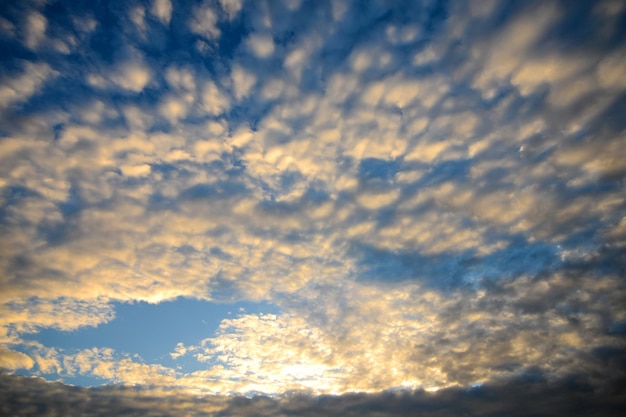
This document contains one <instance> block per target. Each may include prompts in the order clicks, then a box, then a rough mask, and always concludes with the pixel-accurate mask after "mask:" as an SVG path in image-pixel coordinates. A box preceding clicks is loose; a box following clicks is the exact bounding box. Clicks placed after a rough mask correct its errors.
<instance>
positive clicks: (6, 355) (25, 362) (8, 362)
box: [0, 347, 35, 370]
mask: <svg viewBox="0 0 626 417" xmlns="http://www.w3.org/2000/svg"><path fill="white" fill-rule="evenodd" d="M34 365H35V362H34V361H33V360H32V359H31V358H30V357H29V356H27V355H25V354H23V353H21V352H16V351H13V350H9V349H5V348H3V347H0V368H3V369H8V370H16V369H31V368H32V367H33V366H34Z"/></svg>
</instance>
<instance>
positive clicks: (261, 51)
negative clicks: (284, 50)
mask: <svg viewBox="0 0 626 417" xmlns="http://www.w3.org/2000/svg"><path fill="white" fill-rule="evenodd" d="M246 43H247V45H248V48H250V50H252V53H254V55H256V56H257V57H259V58H267V57H269V56H271V55H272V54H273V53H274V40H273V39H272V37H271V36H270V35H264V34H253V35H251V36H250V37H249V38H248V39H247V41H246Z"/></svg>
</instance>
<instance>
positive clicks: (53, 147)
mask: <svg viewBox="0 0 626 417" xmlns="http://www.w3.org/2000/svg"><path fill="white" fill-rule="evenodd" d="M154 5H155V7H156V5H157V3H154ZM474 6H476V5H472V6H471V7H470V9H471V10H470V11H471V12H472V13H467V16H465V15H463V16H451V17H450V19H449V20H446V21H445V22H442V23H441V25H443V26H442V28H441V32H442V33H444V34H445V35H442V39H437V40H436V42H434V43H433V44H430V45H428V46H425V48H424V49H422V50H420V52H419V53H418V55H416V56H415V57H413V56H409V57H408V61H409V64H408V65H405V64H406V62H405V63H404V64H402V62H403V61H401V60H400V56H403V59H405V60H406V59H407V57H406V56H404V52H402V51H401V52H402V53H398V51H397V50H396V49H397V48H398V47H396V46H394V44H396V43H397V44H405V43H409V42H414V41H415V40H416V39H417V38H418V37H419V36H420V35H419V31H416V30H414V29H415V28H413V27H406V26H402V25H394V26H390V27H389V29H388V30H387V28H386V27H385V28H380V27H379V26H380V25H378V26H376V25H372V26H373V29H372V30H374V32H375V34H376V36H371V37H367V40H366V41H362V42H359V41H356V40H355V44H354V45H352V44H350V48H349V49H350V50H349V51H348V50H347V47H346V46H345V45H343V46H342V44H341V42H340V40H341V37H343V36H344V35H346V34H347V33H352V32H350V31H351V30H353V31H354V33H361V31H363V30H365V29H361V27H362V26H363V27H368V25H369V24H370V23H371V22H369V21H367V19H366V18H365V17H363V16H362V18H363V19H364V21H363V22H360V23H358V24H356V23H354V27H348V26H349V25H348V23H349V20H350V19H347V18H346V16H349V14H348V13H349V12H350V11H349V9H348V6H345V7H346V10H344V11H342V10H341V7H342V5H335V4H334V3H333V6H332V11H333V13H334V14H335V17H334V19H337V20H341V21H342V22H343V21H344V20H345V21H346V24H345V25H344V26H346V27H342V28H337V27H335V26H333V25H334V22H332V21H326V20H329V17H330V16H329V13H330V12H331V11H330V10H328V11H327V12H328V13H325V14H323V16H324V17H323V19H322V20H323V21H313V22H311V27H314V28H315V30H314V31H313V32H315V33H313V34H310V35H309V34H308V33H297V34H296V35H297V36H294V41H293V44H287V46H285V47H286V48H288V52H287V54H286V58H285V60H284V68H273V69H272V72H271V73H270V72H268V71H267V70H266V68H265V67H264V66H263V65H264V64H267V63H269V62H270V61H271V60H267V61H264V60H257V61H255V62H256V63H258V64H259V66H258V67H252V66H245V65H244V63H246V62H248V61H246V59H245V56H243V55H240V54H243V53H244V52H245V51H244V50H243V49H245V48H243V49H238V50H237V52H236V57H235V58H234V60H232V61H227V62H226V61H224V62H221V61H220V62H216V65H215V68H216V73H217V74H218V75H217V76H216V77H215V78H209V77H207V76H206V75H203V74H202V70H200V69H198V68H195V67H192V66H191V65H190V64H186V63H179V64H176V66H171V65H169V64H164V65H163V66H162V67H159V66H158V65H157V66H154V67H151V66H149V65H148V63H147V61H148V60H147V57H144V56H142V55H141V54H140V53H139V52H133V51H131V52H130V53H127V54H126V55H124V56H123V57H122V58H120V60H119V61H118V62H117V63H116V64H114V65H113V66H112V67H111V68H105V69H104V70H103V71H102V72H101V73H98V72H94V73H92V74H89V75H87V76H86V78H87V79H88V81H89V82H90V83H91V85H92V86H94V87H96V88H97V89H99V90H100V89H101V90H105V89H108V88H113V90H114V92H117V93H119V89H122V90H126V91H129V92H136V93H138V92H141V91H144V90H145V89H146V88H147V87H148V86H150V87H155V88H154V90H156V87H159V83H160V82H164V83H167V87H166V88H167V89H168V91H167V92H166V93H163V94H161V95H158V96H157V95H156V93H157V92H155V91H154V90H153V89H151V90H150V91H149V92H150V93H153V92H154V93H155V95H152V94H145V95H124V96H123V97H122V98H121V99H119V100H117V101H114V102H111V101H109V100H111V99H110V98H109V97H108V96H107V95H104V96H102V97H101V98H100V99H93V98H92V97H89V98H88V99H84V100H83V101H79V104H73V105H75V106H81V109H80V111H73V112H72V114H71V115H68V114H64V113H63V112H61V111H59V110H57V109H54V111H52V110H50V109H49V108H46V109H44V110H43V111H39V110H38V109H37V106H32V107H33V108H34V109H33V110H30V111H32V113H29V114H23V115H20V116H21V117H20V118H19V120H17V119H16V121H15V123H8V124H7V126H8V127H7V130H8V132H7V133H6V135H5V137H4V138H3V139H2V141H0V162H1V163H0V179H1V183H0V184H1V185H2V186H3V187H5V188H3V190H6V191H7V192H4V191H3V193H0V194H1V195H0V198H1V199H2V204H3V218H2V221H3V223H2V225H1V226H2V231H3V233H2V234H3V237H4V238H3V239H2V242H1V243H0V245H1V250H0V254H1V255H0V271H2V274H0V276H2V278H1V279H0V289H1V290H2V291H0V294H1V295H0V301H1V302H2V307H1V308H2V309H1V310H0V313H2V314H0V317H2V319H0V340H1V342H2V343H3V344H4V345H6V346H9V345H13V344H19V343H20V342H23V340H22V337H23V335H24V334H25V333H28V332H34V331H36V330H37V329H39V328H44V327H52V328H57V329H60V330H72V329H77V328H80V327H82V326H95V325H98V324H100V323H103V322H106V321H108V320H110V319H111V318H112V317H113V311H112V305H111V303H112V302H115V301H118V302H127V301H128V302H130V301H137V300H144V301H149V302H154V303H158V302H162V301H165V300H171V299H173V298H176V297H178V296H184V297H194V298H199V299H205V300H211V299H219V300H265V301H270V302H272V303H275V304H277V305H278V306H279V307H280V308H281V311H282V312H281V313H280V314H277V315H275V316H274V315H250V314H249V315H243V316H240V317H238V318H235V319H233V320H228V321H224V322H223V324H222V328H221V331H220V332H219V333H218V334H217V335H214V336H213V337H209V338H207V339H206V340H205V341H204V343H202V344H198V345H187V344H185V345H182V344H181V345H178V346H177V347H175V348H174V352H173V353H172V354H171V357H172V358H173V359H180V358H182V356H183V355H184V360H188V359H192V358H193V357H197V358H199V359H200V360H201V361H202V362H201V363H202V364H203V366H204V367H205V368H204V369H203V370H200V371H197V372H193V373H189V374H183V373H182V371H174V370H173V369H170V368H167V367H164V366H162V365H158V364H152V365H149V364H143V363H140V362H139V360H138V359H136V358H132V357H130V356H124V355H120V354H117V353H115V352H113V351H110V350H106V349H95V350H94V349H89V350H85V351H81V352H76V353H67V352H60V351H59V352H57V351H54V350H51V349H49V348H46V347H41V346H40V347H37V348H35V347H33V348H32V349H33V352H34V353H33V354H32V355H31V356H32V358H31V360H34V361H35V362H37V364H38V366H39V367H40V368H41V369H42V370H43V369H48V370H51V371H52V370H57V369H60V372H61V373H64V374H65V375H78V374H86V375H93V376H99V377H102V378H106V379H110V380H112V381H116V382H121V383H125V384H133V383H155V384H162V385H163V386H166V387H181V388H185V389H191V390H195V391H194V392H203V391H204V392H214V393H226V392H238V393H241V392H248V391H254V390H257V391H263V392H282V391H284V390H290V389H302V388H304V389H310V390H313V391H316V392H331V393H332V392H344V391H351V390H365V391H373V390H383V389H388V388H391V387H420V386H421V387H424V388H433V389H434V388H438V387H445V386H449V385H454V384H470V383H472V382H474V381H476V380H489V378H492V377H493V378H496V377H498V378H499V377H506V376H511V375H516V374H519V373H521V372H523V367H524V366H538V367H541V368H542V369H544V370H546V372H552V373H553V374H555V375H565V374H567V373H568V372H570V371H575V370H576V369H578V368H577V367H578V366H579V365H580V364H581V363H580V357H581V356H580V355H579V354H581V352H583V353H584V352H588V351H589V350H590V349H593V348H594V347H595V346H600V345H603V344H606V345H609V346H610V345H611V344H612V343H614V342H612V341H611V340H612V339H611V338H612V337H613V336H609V335H607V332H606V329H603V327H602V326H606V323H604V324H603V323H600V322H608V321H610V320H623V317H624V313H623V309H621V308H617V307H615V306H617V305H619V302H620V301H621V300H622V299H623V293H624V289H623V285H622V284H621V281H619V279H618V276H617V274H615V275H611V274H609V273H607V274H604V272H602V273H600V272H598V269H597V268H596V269H593V268H595V267H594V266H593V265H587V264H585V267H588V268H591V269H592V273H589V274H587V273H586V271H583V272H584V273H581V274H582V275H581V276H578V275H576V274H573V273H571V274H570V270H568V269H567V268H563V270H561V271H559V268H562V267H563V263H562V262H574V261H573V260H576V262H579V263H584V262H583V261H585V260H589V259H596V260H595V261H594V262H596V263H597V264H602V263H603V262H602V259H603V258H602V256H603V255H602V251H601V250H600V249H601V248H602V250H610V249H611V248H613V246H611V245H621V240H619V239H621V237H622V235H623V234H624V233H623V229H624V227H623V223H624V221H623V213H622V211H623V210H622V208H623V201H624V191H623V189H622V188H620V187H619V185H618V183H619V180H620V179H621V178H622V177H623V175H624V174H623V173H624V172H625V169H626V167H625V165H624V163H623V161H624V160H626V155H624V152H623V151H622V148H623V146H621V144H622V143H623V142H624V137H623V134H621V133H615V131H614V127H613V125H611V123H606V124H604V123H597V124H598V125H603V126H602V129H595V127H594V126H596V125H595V124H594V123H595V122H594V120H599V119H597V118H598V117H599V116H600V115H602V114H603V113H602V112H604V111H607V110H610V109H611V104H612V103H613V100H614V99H615V97H617V95H618V94H619V93H618V90H619V89H620V88H621V87H622V83H621V82H620V78H619V76H618V75H616V74H618V72H617V68H619V67H620V66H619V65H618V64H620V63H621V62H622V61H623V59H622V58H623V57H622V56H621V52H619V51H618V50H616V51H614V52H613V53H612V55H609V56H605V57H600V56H599V55H595V53H590V57H589V59H586V57H585V56H583V55H584V54H582V55H580V56H578V55H576V54H571V55H568V54H564V53H556V52H553V51H551V50H550V48H551V46H550V45H544V48H543V49H542V50H541V52H539V51H538V50H536V48H535V43H536V42H537V40H538V39H539V36H541V34H542V33H545V31H546V30H548V29H549V28H550V27H551V26H550V25H552V24H553V23H554V22H555V21H556V19H558V16H560V13H562V12H564V11H561V10H558V9H555V8H552V7H550V5H548V6H546V7H547V8H546V9H542V8H540V10H539V11H537V12H536V11H532V10H530V9H529V10H527V11H525V12H524V13H528V14H523V15H522V16H521V17H519V18H517V19H513V21H512V22H508V23H507V22H502V23H501V24H498V25H497V28H498V29H497V30H498V33H497V34H496V35H493V34H491V33H488V35H489V36H487V34H483V32H482V31H481V30H482V28H483V26H489V25H484V22H485V21H487V20H488V19H489V15H490V13H491V12H492V10H493V9H492V8H490V7H485V9H484V10H483V9H482V8H481V7H474ZM222 7H223V8H224V11H225V12H226V13H227V15H228V16H229V17H230V18H232V17H233V16H234V15H235V14H236V13H238V12H239V7H240V6H239V3H228V5H227V3H225V2H224V3H223V4H222ZM142 10H143V9H142ZM154 10H157V11H156V12H154V13H157V16H158V17H160V18H165V17H166V16H165V14H161V11H162V10H161V9H159V8H158V7H157V8H156V9H154ZM154 10H153V11H154ZM159 10H161V11H159ZM268 10H269V9H268ZM454 10H457V9H454ZM454 10H453V11H454ZM194 12H196V14H195V15H194V16H193V17H192V18H191V20H190V22H191V27H192V29H193V30H194V31H195V32H196V34H198V35H200V36H202V37H204V38H206V39H207V40H210V39H215V38H217V37H219V30H218V29H217V15H216V14H215V12H214V11H213V10H212V9H210V8H208V6H206V7H201V8H198V9H196V10H194ZM379 12H380V10H378V12H376V13H379ZM290 13H292V11H291V10H290V11H285V12H284V16H289V15H290ZM372 13H373V15H372V16H374V15H376V13H374V12H372ZM136 14H137V16H139V17H141V19H137V22H135V23H137V24H138V25H139V26H141V25H144V26H145V19H144V16H143V14H141V13H138V12H137V13H136ZM140 15H141V16H140ZM246 16H247V15H246ZM268 16H269V17H268ZM266 17H267V19H270V18H273V20H272V19H270V20H268V22H270V23H271V24H274V25H278V26H279V25H287V24H286V23H284V22H281V21H279V19H277V18H276V16H273V15H271V13H270V11H268V15H267V16H265V15H264V16H262V19H261V20H264V19H266ZM312 18H313V19H316V18H320V17H319V16H318V17H316V15H313V17H312ZM168 19H169V17H168ZM342 19H343V20H342ZM460 21H462V22H464V23H463V24H460V23H459V22H460ZM264 22H265V20H264ZM476 22H478V23H476ZM140 23H141V24H140ZM265 23H267V22H265ZM265 23H263V22H261V23H259V25H261V26H263V25H265ZM457 23H459V25H458V26H455V25H456V24H457ZM255 24H256V23H255ZM271 24H268V26H272V25H271ZM342 25H343V23H342ZM360 25H361V26H360ZM446 25H452V26H455V28H454V31H455V35H454V36H457V35H459V34H461V35H463V34H465V35H467V36H468V39H467V42H461V43H457V42H456V41H454V39H455V38H454V36H451V35H450V36H448V35H449V34H450V33H451V32H450V31H449V30H448V29H449V28H447V26H446ZM472 25H479V26H478V27H477V26H472ZM280 27H282V26H280ZM377 27H378V28H377ZM357 29H358V30H357ZM342 30H343V32H342ZM456 31H458V33H456ZM253 33H254V32H253ZM476 33H478V35H476ZM472 34H474V36H476V38H473V37H471V36H470V35H472ZM378 35H380V36H378ZM264 36H265V35H263V36H261V35H258V34H256V35H252V36H251V37H250V38H249V39H248V41H247V42H246V43H247V45H248V47H250V50H251V51H252V52H253V53H254V54H256V55H257V56H259V57H264V56H270V55H272V54H276V49H278V47H277V46H276V45H275V44H274V43H273V38H272V37H271V36H270V35H269V33H268V35H267V36H266V37H264ZM346 36H347V35H346ZM386 36H387V37H388V39H387V38H386ZM277 39H278V38H277ZM388 41H390V42H391V43H389V42H388ZM203 42H204V41H203ZM281 48H282V46H281ZM399 48H400V49H402V48H405V47H404V46H400V47H399ZM455 48H459V49H455ZM77 50H78V51H79V50H80V48H77ZM403 51H404V49H403ZM450 51H451V52H450ZM339 52H340V53H339ZM448 52H450V54H451V55H443V54H447V53H448ZM383 53H387V55H385V54H383ZM337 56H342V57H343V56H346V58H345V59H343V58H342V60H339V61H338V60H334V59H335V58H336V57H337ZM451 56H452V58H454V59H452V58H451ZM214 59H216V60H218V58H217V57H214ZM457 59H458V61H460V62H457V61H456V60H457ZM450 61H453V63H451V62H450ZM315 63H318V64H319V65H313V64H315ZM222 64H224V65H223V66H222ZM392 64H393V65H395V64H397V65H399V66H398V67H394V66H393V65H392ZM411 64H413V65H415V67H413V66H412V65H411ZM426 65H428V67H426ZM159 68H163V73H160V72H159V71H161V70H160V69H159ZM228 68H230V69H231V72H230V74H228ZM430 70H432V72H429V71H430ZM220 71H221V72H220ZM54 74H55V73H54V71H53V70H52V69H51V68H50V67H49V66H48V65H46V64H37V63H28V64H25V65H24V70H23V73H22V74H20V75H17V76H14V77H8V78H5V79H3V80H2V81H1V82H0V103H1V105H2V107H5V108H6V107H9V106H11V105H13V104H15V103H22V102H27V101H28V100H29V99H31V98H33V97H35V95H36V94H37V92H38V91H40V89H41V87H42V86H43V85H44V83H45V82H46V80H49V79H50V78H51V77H52V76H53V75H54ZM229 75H230V77H229ZM162 80H164V81H162ZM311 84H313V87H315V88H313V87H312V85H311ZM162 87H164V88H165V86H162ZM318 87H320V88H318ZM500 87H502V89H500ZM543 89H545V91H546V96H545V100H543V99H541V100H538V101H532V99H533V96H534V95H535V94H536V93H537V92H540V91H543ZM257 91H258V96H257V95H256V93H257ZM97 92H98V93H102V91H97ZM147 96H149V97H147ZM249 97H250V98H254V99H251V100H249V102H250V103H246V106H243V105H241V106H239V105H235V104H237V103H233V102H232V100H237V101H238V102H240V103H241V102H242V101H243V100H245V99H246V98H249ZM585 98H589V100H586V99H585ZM263 100H266V101H263ZM241 104H243V103H241ZM255 104H259V107H252V106H254V105H255ZM19 110H20V109H19V108H18V109H17V110H16V111H19ZM12 111H13V109H12ZM231 113H232V114H231ZM165 122H169V126H168V125H166V124H165ZM164 124H165V127H164ZM585 129H590V130H593V134H590V135H587V133H585ZM68 207H69V208H68ZM71 210H76V212H77V213H79V214H71V213H68V212H69V211H71ZM600 229H602V231H599V230H600ZM579 235H580V236H584V237H585V240H586V242H585V244H584V245H583V244H581V243H580V242H579V239H580V238H579V237H578V236H579ZM183 247H184V248H186V250H181V248H183ZM591 263H592V262H591V261H589V264H591ZM607 264H609V263H608V262H607ZM567 266H568V268H569V267H570V265H567ZM610 268H611V267H610V266H608V267H607V269H610ZM596 274H598V275H600V276H599V277H596ZM603 274H604V275H603ZM588 276H593V280H591V279H587V277H588ZM485 283H488V284H485ZM493 288H495V290H493V292H492V289H493ZM578 291H580V292H578ZM603 297H604V298H603ZM599 300H603V301H599ZM581 305H585V306H589V310H588V311H586V310H585V309H583V310H585V311H580V306H581ZM607 306H608V307H607ZM536 311H539V312H538V313H537V312H536ZM572 312H575V314H576V317H570V316H568V314H570V313H571V314H574V313H572ZM618 316H619V317H618ZM598 317H600V318H601V319H600V318H598ZM573 323H579V325H574V324H573ZM540 329H548V330H546V331H545V332H541V331H539V330H540ZM7 349H8V348H7ZM7 355H8V356H7V358H9V359H7V362H9V363H13V364H14V365H12V366H17V365H19V366H26V367H28V366H33V365H32V364H31V362H29V360H28V359H26V358H24V357H23V356H20V355H14V354H12V353H11V354H7ZM194 355H196V356H194ZM11 358H12V359H11ZM11 361H12V362H11ZM495 362H497V364H499V365H501V366H500V367H497V366H494V363H495ZM515 364H520V367H519V368H516V367H515V366H516V365H515ZM507 367H509V368H512V370H507V369H509V368H507ZM44 372H45V371H44Z"/></svg>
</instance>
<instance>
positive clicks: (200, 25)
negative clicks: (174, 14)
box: [189, 5, 220, 39]
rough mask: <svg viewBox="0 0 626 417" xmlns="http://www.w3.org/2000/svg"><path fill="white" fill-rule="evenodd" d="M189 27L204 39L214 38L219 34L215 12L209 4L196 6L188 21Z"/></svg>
mask: <svg viewBox="0 0 626 417" xmlns="http://www.w3.org/2000/svg"><path fill="white" fill-rule="evenodd" d="M189 28H190V29H191V31H192V32H194V33H196V34H198V35H200V36H203V37H204V38H206V39H215V38H219V36H220V30H219V28H218V27H217V14H216V13H215V11H214V10H213V9H212V8H211V6H209V5H204V6H198V7H196V9H195V10H194V13H193V17H192V18H191V21H190V22H189Z"/></svg>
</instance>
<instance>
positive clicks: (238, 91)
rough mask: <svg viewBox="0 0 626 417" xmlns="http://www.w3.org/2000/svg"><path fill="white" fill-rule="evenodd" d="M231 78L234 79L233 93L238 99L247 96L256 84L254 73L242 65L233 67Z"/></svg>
mask: <svg viewBox="0 0 626 417" xmlns="http://www.w3.org/2000/svg"><path fill="white" fill-rule="evenodd" d="M231 78H232V81H233V93H234V95H235V98H236V99H237V100H243V99H244V98H246V97H247V96H248V95H249V94H250V92H251V90H252V87H254V85H255V84H256V77H255V76H254V74H253V73H251V72H250V71H248V70H246V69H244V68H243V67H242V66H240V65H235V66H234V67H233V70H232V73H231Z"/></svg>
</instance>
